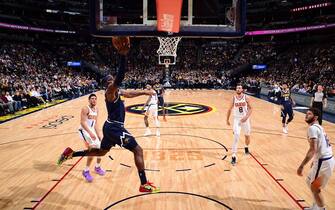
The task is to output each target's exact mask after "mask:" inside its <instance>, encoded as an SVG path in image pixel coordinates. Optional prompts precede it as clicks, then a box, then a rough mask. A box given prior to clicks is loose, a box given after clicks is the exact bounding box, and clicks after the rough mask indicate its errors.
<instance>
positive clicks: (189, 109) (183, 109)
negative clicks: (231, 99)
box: [126, 102, 213, 116]
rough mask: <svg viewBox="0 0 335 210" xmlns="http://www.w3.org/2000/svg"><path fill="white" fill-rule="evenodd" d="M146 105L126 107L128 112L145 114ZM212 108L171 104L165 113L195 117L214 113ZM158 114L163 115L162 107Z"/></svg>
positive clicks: (188, 104) (199, 105)
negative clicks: (195, 115) (144, 107)
mask: <svg viewBox="0 0 335 210" xmlns="http://www.w3.org/2000/svg"><path fill="white" fill-rule="evenodd" d="M143 105H144V104H134V105H131V106H127V107H126V111H127V112H130V113H134V114H141V115H143V114H144V113H145V110H143ZM212 110H213V109H212V107H210V106H206V105H202V104H193V103H179V102H169V103H165V111H166V113H167V115H169V116H181V115H194V114H202V113H207V112H210V111H212ZM158 114H159V115H162V114H163V112H162V107H159V109H158Z"/></svg>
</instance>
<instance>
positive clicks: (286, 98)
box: [280, 90, 292, 105]
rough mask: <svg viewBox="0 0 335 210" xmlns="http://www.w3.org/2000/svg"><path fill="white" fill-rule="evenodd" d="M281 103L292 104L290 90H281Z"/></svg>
mask: <svg viewBox="0 0 335 210" xmlns="http://www.w3.org/2000/svg"><path fill="white" fill-rule="evenodd" d="M280 98H281V104H282V105H292V100H291V92H290V91H289V90H287V91H284V90H282V91H281V96H280Z"/></svg>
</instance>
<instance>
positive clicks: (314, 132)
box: [308, 126, 319, 139]
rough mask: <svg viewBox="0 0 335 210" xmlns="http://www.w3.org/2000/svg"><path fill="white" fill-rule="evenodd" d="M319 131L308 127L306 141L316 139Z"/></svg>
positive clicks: (314, 127) (313, 127)
mask: <svg viewBox="0 0 335 210" xmlns="http://www.w3.org/2000/svg"><path fill="white" fill-rule="evenodd" d="M318 132H319V129H318V128H317V127H316V126H310V127H309V128H308V139H317V138H318Z"/></svg>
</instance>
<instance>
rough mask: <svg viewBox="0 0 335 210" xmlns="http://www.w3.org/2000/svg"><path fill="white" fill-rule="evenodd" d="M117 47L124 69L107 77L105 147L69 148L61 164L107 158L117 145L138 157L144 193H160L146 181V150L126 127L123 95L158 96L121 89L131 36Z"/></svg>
mask: <svg viewBox="0 0 335 210" xmlns="http://www.w3.org/2000/svg"><path fill="white" fill-rule="evenodd" d="M112 41H113V45H114V47H115V48H116V49H117V50H118V52H119V54H120V55H121V61H120V68H119V70H118V72H117V75H116V76H115V77H114V76H111V75H108V76H106V77H105V78H104V80H103V81H104V83H105V86H106V87H107V89H106V93H105V102H106V108H107V112H108V119H107V120H106V121H105V123H104V126H103V138H102V141H101V147H100V149H98V148H92V149H88V150H83V151H73V150H72V149H71V148H70V147H68V148H66V149H65V150H64V152H63V153H62V154H61V156H60V158H59V160H58V165H61V164H62V163H63V162H64V161H66V160H67V159H70V158H72V157H81V156H104V155H105V154H106V153H107V152H108V151H109V150H110V149H111V148H112V147H114V146H115V145H116V144H117V145H119V146H121V147H123V148H125V149H127V150H129V151H131V152H132V153H133V154H134V160H135V165H136V167H137V170H138V175H139V178H140V182H141V185H140V188H139V191H140V192H157V191H159V188H157V187H156V186H155V185H153V183H151V182H149V181H148V180H147V178H146V175H145V171H144V159H143V149H142V148H141V147H140V146H139V145H138V144H137V142H136V140H135V138H134V137H133V136H132V135H131V134H130V133H129V132H128V131H127V130H126V129H125V128H124V121H125V107H124V103H123V101H122V100H121V97H120V96H123V97H125V98H133V97H137V96H141V95H154V94H155V91H149V90H120V89H119V86H120V85H121V83H122V81H123V79H124V76H125V71H126V55H127V54H128V51H129V49H130V41H129V37H114V38H113V40H112Z"/></svg>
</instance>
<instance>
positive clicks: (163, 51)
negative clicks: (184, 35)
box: [157, 37, 181, 68]
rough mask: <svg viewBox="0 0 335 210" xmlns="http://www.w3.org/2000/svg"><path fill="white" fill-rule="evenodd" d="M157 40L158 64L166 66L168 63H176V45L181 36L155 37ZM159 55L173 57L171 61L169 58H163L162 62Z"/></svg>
mask: <svg viewBox="0 0 335 210" xmlns="http://www.w3.org/2000/svg"><path fill="white" fill-rule="evenodd" d="M157 38H158V41H159V49H158V50H157V54H158V59H159V60H158V62H159V64H160V65H165V67H166V68H168V67H169V65H174V64H176V57H177V47H178V43H179V41H180V40H181V37H157ZM161 57H173V58H174V59H173V61H172V62H171V59H164V61H163V62H162V60H161Z"/></svg>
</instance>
